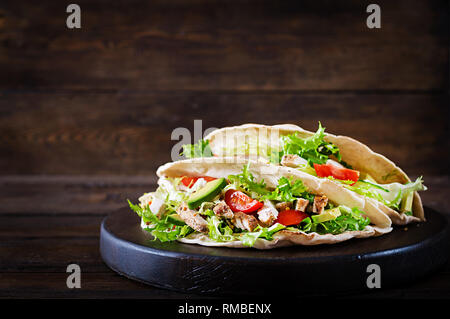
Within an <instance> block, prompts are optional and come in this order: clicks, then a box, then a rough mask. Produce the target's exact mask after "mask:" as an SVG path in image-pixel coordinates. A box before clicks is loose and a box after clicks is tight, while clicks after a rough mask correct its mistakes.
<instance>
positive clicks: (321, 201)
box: [313, 195, 328, 214]
mask: <svg viewBox="0 0 450 319" xmlns="http://www.w3.org/2000/svg"><path fill="white" fill-rule="evenodd" d="M327 204H328V198H327V197H326V196H325V195H322V196H315V197H314V204H313V213H316V214H322V213H323V211H324V209H325V206H327Z"/></svg>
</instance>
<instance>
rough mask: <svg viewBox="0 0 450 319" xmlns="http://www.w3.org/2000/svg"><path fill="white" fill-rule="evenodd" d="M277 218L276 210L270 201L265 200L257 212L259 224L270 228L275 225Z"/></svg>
mask: <svg viewBox="0 0 450 319" xmlns="http://www.w3.org/2000/svg"><path fill="white" fill-rule="evenodd" d="M288 204H289V203H288ZM277 217H278V210H277V209H276V208H275V206H274V205H273V204H272V202H271V201H270V200H265V201H264V206H263V207H262V208H261V209H260V210H259V211H258V219H259V223H260V224H261V225H262V226H264V227H270V226H272V225H273V224H275V221H276V220H277Z"/></svg>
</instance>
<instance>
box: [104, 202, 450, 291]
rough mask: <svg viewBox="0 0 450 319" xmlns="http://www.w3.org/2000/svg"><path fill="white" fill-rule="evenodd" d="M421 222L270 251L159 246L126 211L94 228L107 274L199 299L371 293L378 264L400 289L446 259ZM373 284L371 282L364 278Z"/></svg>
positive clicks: (442, 232) (443, 247) (432, 226)
mask: <svg viewBox="0 0 450 319" xmlns="http://www.w3.org/2000/svg"><path fill="white" fill-rule="evenodd" d="M425 214H426V217H427V221H426V222H424V223H419V224H412V225H408V226H406V227H405V226H402V227H395V228H394V230H393V231H392V232H391V233H389V234H387V235H384V236H381V237H375V238H367V239H352V240H349V241H346V242H343V243H340V244H335V245H319V246H293V247H285V248H277V249H272V250H257V249H252V248H245V249H232V248H212V247H204V246H199V245H188V244H182V243H178V242H169V243H161V242H159V241H157V240H156V241H153V240H152V238H153V237H152V236H151V235H150V234H149V233H148V232H146V231H144V230H142V229H141V228H140V220H139V218H138V216H136V214H134V213H133V212H132V211H131V210H129V209H128V208H122V209H120V210H118V211H116V212H114V213H112V214H110V215H109V216H107V217H106V218H105V219H104V220H103V222H102V225H101V231H100V252H101V255H102V258H103V260H104V262H105V263H106V264H107V265H108V266H109V267H110V268H111V269H113V270H114V271H116V272H118V273H119V274H122V275H124V276H126V277H128V278H131V279H133V280H137V281H140V282H144V283H147V284H150V285H153V286H157V287H162V288H167V289H171V290H177V291H182V292H189V293H200V294H224V295H227V294H264V293H265V292H266V293H269V292H271V293H272V294H273V293H275V292H279V293H280V294H282V293H288V292H289V293H292V292H293V293H295V294H296V295H302V294H304V295H308V296H311V295H323V294H330V293H352V292H355V291H361V290H366V291H368V290H370V289H369V288H368V286H367V280H368V277H369V276H371V274H373V270H370V271H368V266H369V265H371V264H376V265H378V266H380V284H381V288H386V287H392V286H398V285H406V284H408V283H410V282H413V281H415V280H417V279H419V278H421V277H423V276H425V275H427V274H430V273H431V272H433V271H435V270H436V269H438V268H439V267H440V266H442V265H443V264H445V262H446V261H447V259H448V257H449V226H448V221H447V219H446V218H445V217H444V216H442V215H441V214H440V213H438V212H436V211H434V210H432V209H430V208H425ZM369 281H371V282H373V281H372V280H369Z"/></svg>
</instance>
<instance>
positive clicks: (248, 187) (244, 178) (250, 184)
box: [228, 162, 269, 198]
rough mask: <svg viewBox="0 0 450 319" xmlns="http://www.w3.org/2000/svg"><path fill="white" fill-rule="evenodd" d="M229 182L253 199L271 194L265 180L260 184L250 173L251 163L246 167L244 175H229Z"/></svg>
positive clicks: (243, 170) (243, 171)
mask: <svg viewBox="0 0 450 319" xmlns="http://www.w3.org/2000/svg"><path fill="white" fill-rule="evenodd" d="M228 180H229V181H230V183H231V184H232V187H233V188H235V189H238V190H240V191H243V192H245V193H248V194H249V195H250V196H251V197H252V198H260V197H261V196H262V195H265V194H268V193H269V190H268V189H267V187H266V183H265V182H264V179H262V180H261V181H259V182H258V181H256V180H255V177H254V176H253V174H252V173H251V172H250V162H249V163H248V164H247V165H244V167H243V169H242V173H240V174H237V175H229V176H228Z"/></svg>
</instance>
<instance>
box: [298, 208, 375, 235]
mask: <svg viewBox="0 0 450 319" xmlns="http://www.w3.org/2000/svg"><path fill="white" fill-rule="evenodd" d="M339 210H340V211H341V215H340V216H339V217H337V218H335V219H332V220H328V221H326V222H322V223H316V222H314V221H313V220H312V219H311V218H310V217H308V218H305V219H304V220H302V222H301V223H300V225H299V229H300V230H302V231H304V232H306V233H312V232H316V233H318V234H334V235H336V234H341V233H343V232H345V231H354V230H364V228H366V226H368V225H369V224H370V219H369V218H368V217H365V216H364V212H363V211H361V210H360V209H358V208H356V207H354V208H352V209H350V208H348V207H346V206H339Z"/></svg>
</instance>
